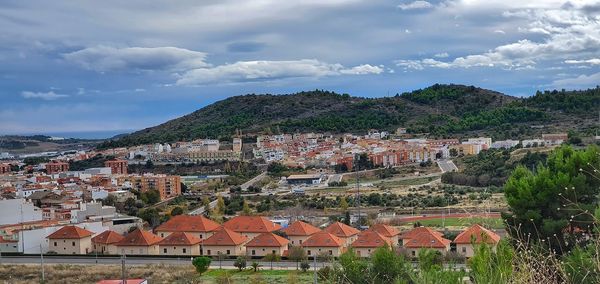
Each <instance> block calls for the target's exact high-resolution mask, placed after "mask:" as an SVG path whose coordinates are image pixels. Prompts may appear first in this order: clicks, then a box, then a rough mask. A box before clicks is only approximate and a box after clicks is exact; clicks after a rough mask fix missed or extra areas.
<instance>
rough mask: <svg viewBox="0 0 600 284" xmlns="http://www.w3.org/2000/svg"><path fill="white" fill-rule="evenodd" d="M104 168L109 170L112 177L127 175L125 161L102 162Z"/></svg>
mask: <svg viewBox="0 0 600 284" xmlns="http://www.w3.org/2000/svg"><path fill="white" fill-rule="evenodd" d="M104 166H105V167H107V168H110V172H111V174H113V175H126V174H127V161H126V160H121V159H114V160H109V161H106V162H104Z"/></svg>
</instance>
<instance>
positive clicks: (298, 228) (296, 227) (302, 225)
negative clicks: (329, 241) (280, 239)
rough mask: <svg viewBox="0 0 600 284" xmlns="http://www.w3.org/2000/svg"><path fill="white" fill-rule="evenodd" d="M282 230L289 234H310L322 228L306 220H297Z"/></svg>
mask: <svg viewBox="0 0 600 284" xmlns="http://www.w3.org/2000/svg"><path fill="white" fill-rule="evenodd" d="M281 231H282V232H284V233H285V234H286V235H288V236H310V235H312V234H314V233H317V232H320V231H321V229H319V228H317V227H315V226H313V225H311V224H308V223H306V222H302V221H296V222H293V223H292V224H290V225H289V226H288V227H287V228H285V229H282V230H281Z"/></svg>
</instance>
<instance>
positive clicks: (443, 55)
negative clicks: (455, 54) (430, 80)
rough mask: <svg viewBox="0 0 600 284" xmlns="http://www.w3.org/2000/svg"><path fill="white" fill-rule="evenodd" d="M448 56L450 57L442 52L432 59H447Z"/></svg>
mask: <svg viewBox="0 0 600 284" xmlns="http://www.w3.org/2000/svg"><path fill="white" fill-rule="evenodd" d="M448 56H450V55H449V54H448V52H442V53H438V54H436V55H434V56H433V57H437V58H446V57H448Z"/></svg>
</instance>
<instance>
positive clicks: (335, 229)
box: [323, 222, 360, 247]
mask: <svg viewBox="0 0 600 284" xmlns="http://www.w3.org/2000/svg"><path fill="white" fill-rule="evenodd" d="M323 231H325V232H328V233H331V234H333V235H335V236H336V237H338V238H340V239H341V240H342V241H343V242H344V246H345V247H347V246H349V245H350V244H351V243H353V242H354V241H356V238H357V237H358V233H360V231H359V230H358V229H355V228H352V227H350V226H348V225H346V224H344V223H341V222H335V223H333V224H331V225H329V226H327V228H325V229H324V230H323Z"/></svg>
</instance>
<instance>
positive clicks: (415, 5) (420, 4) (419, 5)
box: [398, 1, 433, 10]
mask: <svg viewBox="0 0 600 284" xmlns="http://www.w3.org/2000/svg"><path fill="white" fill-rule="evenodd" d="M432 7H433V5H431V3H429V2H427V1H414V2H411V3H407V4H400V5H398V8H400V9H401V10H414V9H429V8H432Z"/></svg>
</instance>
